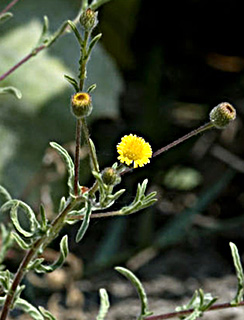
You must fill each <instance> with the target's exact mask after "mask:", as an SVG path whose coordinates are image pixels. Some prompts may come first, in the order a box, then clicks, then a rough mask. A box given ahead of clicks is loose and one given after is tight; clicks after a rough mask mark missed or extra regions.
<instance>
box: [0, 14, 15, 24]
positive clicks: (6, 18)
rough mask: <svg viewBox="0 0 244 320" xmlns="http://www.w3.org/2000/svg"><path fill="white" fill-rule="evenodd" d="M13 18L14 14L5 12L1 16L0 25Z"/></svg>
mask: <svg viewBox="0 0 244 320" xmlns="http://www.w3.org/2000/svg"><path fill="white" fill-rule="evenodd" d="M12 17H13V14H12V13H11V12H5V13H2V14H0V24H2V23H5V22H6V21H8V20H9V19H10V18H12Z"/></svg>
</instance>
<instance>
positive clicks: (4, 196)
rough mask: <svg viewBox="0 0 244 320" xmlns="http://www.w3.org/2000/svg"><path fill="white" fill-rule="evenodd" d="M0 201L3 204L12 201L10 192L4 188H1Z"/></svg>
mask: <svg viewBox="0 0 244 320" xmlns="http://www.w3.org/2000/svg"><path fill="white" fill-rule="evenodd" d="M0 199H1V203H2V204H4V203H5V202H7V201H9V200H11V199H12V197H11V195H10V194H9V192H8V191H7V190H6V189H5V188H4V187H3V186H0Z"/></svg>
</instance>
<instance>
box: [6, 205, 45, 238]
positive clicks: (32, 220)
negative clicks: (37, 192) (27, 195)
mask: <svg viewBox="0 0 244 320" xmlns="http://www.w3.org/2000/svg"><path fill="white" fill-rule="evenodd" d="M19 208H21V209H22V210H23V212H24V213H25V215H26V217H27V219H28V222H29V224H30V231H27V230H25V229H23V228H22V227H21V225H20V223H19V218H18V210H19ZM9 209H10V216H11V220H12V222H13V224H14V226H15V228H16V229H17V230H18V231H19V232H20V233H21V234H23V235H24V236H25V237H31V236H33V234H34V233H35V231H36V230H37V228H38V227H39V223H38V221H37V219H36V216H35V213H34V212H33V210H32V209H31V207H30V206H28V204H26V203H25V202H23V201H21V200H16V199H13V200H9V201H8V202H6V203H5V204H4V205H3V206H2V207H1V209H0V211H1V212H5V211H7V210H9Z"/></svg>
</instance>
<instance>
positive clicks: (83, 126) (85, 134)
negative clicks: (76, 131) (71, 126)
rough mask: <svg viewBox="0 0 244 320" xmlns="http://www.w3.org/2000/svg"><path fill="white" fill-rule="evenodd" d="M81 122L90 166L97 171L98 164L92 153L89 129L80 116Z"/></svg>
mask: <svg viewBox="0 0 244 320" xmlns="http://www.w3.org/2000/svg"><path fill="white" fill-rule="evenodd" d="M81 122H82V130H83V133H84V136H85V140H86V143H87V146H88V151H89V156H90V159H91V162H92V166H93V170H95V171H96V172H99V168H98V164H97V160H96V155H95V154H94V151H93V148H92V145H91V141H90V134H89V129H88V126H87V123H86V119H85V118H82V119H81Z"/></svg>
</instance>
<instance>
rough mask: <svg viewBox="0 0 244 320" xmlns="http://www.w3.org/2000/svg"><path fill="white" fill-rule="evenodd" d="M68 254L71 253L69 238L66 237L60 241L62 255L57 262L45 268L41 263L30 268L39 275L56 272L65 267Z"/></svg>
mask: <svg viewBox="0 0 244 320" xmlns="http://www.w3.org/2000/svg"><path fill="white" fill-rule="evenodd" d="M68 253H69V248H68V236H67V235H65V236H63V238H62V240H61V241H60V255H59V258H58V260H57V261H56V262H54V263H53V264H52V265H50V266H44V265H42V264H40V263H39V264H37V265H31V266H30V268H31V269H34V270H35V271H36V272H38V273H47V272H53V271H54V270H56V269H58V268H60V267H61V266H62V265H63V263H64V262H65V259H66V258H67V255H68ZM41 262H42V261H41Z"/></svg>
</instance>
